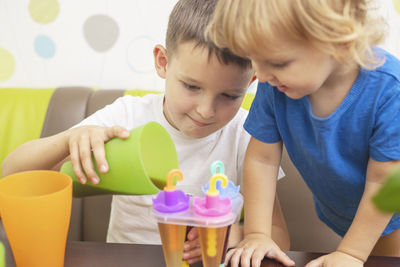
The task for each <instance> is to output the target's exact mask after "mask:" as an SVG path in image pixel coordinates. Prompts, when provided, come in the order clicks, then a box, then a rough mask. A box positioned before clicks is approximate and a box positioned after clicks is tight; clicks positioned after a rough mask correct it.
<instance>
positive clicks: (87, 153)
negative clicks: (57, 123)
mask: <svg viewBox="0 0 400 267" xmlns="http://www.w3.org/2000/svg"><path fill="white" fill-rule="evenodd" d="M66 136H67V138H68V140H67V143H68V146H69V153H70V156H71V162H72V168H73V169H74V172H75V174H76V176H77V177H78V179H79V180H80V182H81V183H82V184H85V183H86V179H87V178H86V176H87V177H88V178H89V179H90V181H91V182H92V183H93V184H98V183H99V181H100V180H99V177H98V175H97V173H96V171H95V170H94V166H93V162H92V152H93V155H94V158H95V159H96V162H97V167H98V169H99V170H100V171H101V172H102V173H106V172H107V171H108V164H107V161H106V156H105V151H104V143H106V142H108V141H109V140H111V139H112V138H114V137H119V138H121V139H126V138H128V137H129V132H128V131H127V130H126V129H125V128H123V127H120V126H113V127H101V126H81V127H76V128H72V129H70V130H68V131H67V132H66ZM85 173H86V175H85Z"/></svg>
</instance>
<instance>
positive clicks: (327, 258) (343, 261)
mask: <svg viewBox="0 0 400 267" xmlns="http://www.w3.org/2000/svg"><path fill="white" fill-rule="evenodd" d="M334 266H346V267H362V266H364V262H362V261H361V260H360V259H357V258H354V257H353V256H351V255H349V254H346V253H343V252H340V251H335V252H332V253H330V254H328V255H324V256H321V257H319V258H317V259H315V260H313V261H310V262H309V263H308V264H307V265H306V267H334Z"/></svg>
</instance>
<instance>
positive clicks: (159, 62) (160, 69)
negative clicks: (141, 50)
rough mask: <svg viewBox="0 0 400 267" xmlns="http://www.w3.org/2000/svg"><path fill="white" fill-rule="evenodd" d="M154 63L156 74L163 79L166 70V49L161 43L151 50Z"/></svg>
mask: <svg viewBox="0 0 400 267" xmlns="http://www.w3.org/2000/svg"><path fill="white" fill-rule="evenodd" d="M153 55H154V65H155V67H156V71H157V74H158V76H160V77H161V78H163V79H165V76H166V72H167V62H168V60H167V50H166V49H165V48H164V47H163V46H162V45H156V46H155V47H154V50H153Z"/></svg>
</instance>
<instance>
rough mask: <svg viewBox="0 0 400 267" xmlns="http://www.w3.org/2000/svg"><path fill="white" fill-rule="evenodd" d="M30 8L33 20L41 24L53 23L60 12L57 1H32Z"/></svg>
mask: <svg viewBox="0 0 400 267" xmlns="http://www.w3.org/2000/svg"><path fill="white" fill-rule="evenodd" d="M28 8H29V13H30V15H31V17H32V19H33V20H34V21H35V22H37V23H40V24H48V23H50V22H53V21H54V20H55V19H56V18H57V16H58V13H59V12H60V6H59V4H58V1H57V0H30V2H29V7H28Z"/></svg>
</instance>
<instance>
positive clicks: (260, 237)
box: [225, 233, 294, 267]
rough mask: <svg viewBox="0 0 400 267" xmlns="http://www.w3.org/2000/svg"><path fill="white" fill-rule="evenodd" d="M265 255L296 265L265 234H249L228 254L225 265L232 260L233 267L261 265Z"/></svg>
mask: <svg viewBox="0 0 400 267" xmlns="http://www.w3.org/2000/svg"><path fill="white" fill-rule="evenodd" d="M264 256H266V257H268V258H271V259H274V260H277V261H279V262H281V263H282V264H284V265H285V266H294V261H292V260H291V259H290V258H289V257H288V256H287V255H286V254H285V253H283V251H282V250H280V249H279V247H278V245H276V244H275V242H274V241H272V239H271V238H269V237H267V236H266V235H264V234H261V233H260V234H256V233H255V234H248V235H246V237H245V239H244V240H243V241H242V242H240V243H239V245H238V246H237V247H236V248H235V249H231V250H229V251H228V253H227V254H226V258H225V265H228V262H229V261H231V266H232V267H237V266H239V263H240V266H242V267H250V266H252V267H259V266H260V265H261V261H262V260H263V258H264Z"/></svg>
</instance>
